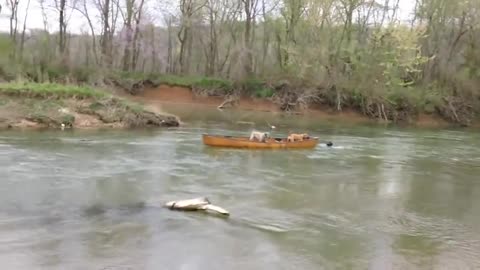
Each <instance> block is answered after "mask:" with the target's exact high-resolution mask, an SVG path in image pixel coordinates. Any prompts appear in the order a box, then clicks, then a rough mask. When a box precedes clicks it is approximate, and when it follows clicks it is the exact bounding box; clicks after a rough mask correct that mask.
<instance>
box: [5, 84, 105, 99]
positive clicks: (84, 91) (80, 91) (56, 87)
mask: <svg viewBox="0 0 480 270" xmlns="http://www.w3.org/2000/svg"><path fill="white" fill-rule="evenodd" d="M0 93H4V94H7V95H25V96H28V97H39V98H47V97H57V98H79V99H86V98H95V99H98V98H103V97H106V96H107V94H106V93H103V92H101V91H98V90H95V89H93V88H90V87H84V86H74V85H63V84H56V83H0Z"/></svg>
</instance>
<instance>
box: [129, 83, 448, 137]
mask: <svg viewBox="0 0 480 270" xmlns="http://www.w3.org/2000/svg"><path fill="white" fill-rule="evenodd" d="M129 95H130V94H129ZM131 98H132V99H133V100H135V101H138V102H141V103H144V104H152V105H154V106H157V107H158V106H162V105H166V106H169V107H172V106H176V105H178V106H190V107H195V108H197V109H199V110H201V109H202V107H203V108H208V109H211V108H218V106H219V105H220V104H222V103H223V102H224V101H225V96H221V95H219V96H208V95H196V94H195V93H194V92H193V91H192V89H191V88H190V87H188V86H172V85H168V84H160V85H158V86H149V87H145V88H144V89H142V90H141V91H138V90H137V92H136V93H135V95H131ZM225 110H242V111H252V112H268V113H273V114H278V115H281V114H297V115H305V116H310V117H315V118H317V117H318V118H321V119H324V120H326V121H341V122H345V123H351V124H375V123H378V124H387V123H388V122H385V121H384V120H382V119H375V118H371V117H368V116H366V115H364V114H362V113H361V112H358V111H355V110H352V109H344V110H342V111H337V110H335V109H334V108H332V107H329V106H326V105H322V104H313V105H311V106H309V107H308V108H305V109H302V110H294V111H289V112H285V111H284V110H282V109H281V108H280V106H279V105H278V104H276V103H275V102H274V101H272V100H270V99H268V98H256V97H251V96H241V97H239V98H238V100H237V102H236V103H235V105H234V106H231V107H225V108H223V109H221V110H219V113H221V112H222V111H225ZM397 125H408V126H416V127H422V128H423V127H424V128H431V127H433V128H438V127H440V128H441V127H449V126H452V123H449V122H448V121H446V120H444V119H442V118H441V117H439V116H437V115H434V114H426V113H422V114H419V115H418V116H417V117H416V118H415V119H411V121H410V122H407V123H397Z"/></svg>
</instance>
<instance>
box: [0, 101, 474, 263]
mask: <svg viewBox="0 0 480 270" xmlns="http://www.w3.org/2000/svg"><path fill="white" fill-rule="evenodd" d="M177 113H179V112H177ZM181 116H182V118H183V119H184V121H185V125H184V126H182V127H179V128H172V129H166V130H142V131H85V130H83V131H80V130H77V131H48V132H47V131H45V132H38V131H36V132H33V131H6V132H2V133H0V174H1V176H0V178H1V180H0V181H1V182H0V265H2V269H18V270H20V269H182V270H183V269H185V270H193V269H242V270H245V269H275V270H278V269H306V270H310V269H378V270H385V269H456V270H457V269H480V257H479V254H480V167H479V165H480V151H479V150H478V149H479V146H480V135H479V133H478V132H474V131H460V130H426V129H422V130H419V129H417V130H415V129H408V128H386V127H378V126H377V127H372V126H356V125H348V124H342V123H335V122H322V121H320V120H312V119H309V118H305V117H299V116H291V117H278V116H277V117H274V116H270V118H268V120H267V121H268V123H271V124H274V125H276V126H277V129H276V130H275V133H276V134H277V135H279V134H284V133H285V132H287V131H288V130H289V129H292V128H294V129H295V128H296V129H297V130H300V131H304V130H305V131H308V132H309V133H310V134H313V135H316V136H319V137H321V138H324V139H325V140H329V141H332V142H333V143H334V146H333V147H331V148H328V147H326V146H324V145H319V146H318V147H317V148H315V149H313V150H292V151H284V150H281V151H268V150H267V151H255V150H229V149H216V148H209V147H206V146H204V145H203V144H202V142H201V134H202V133H222V134H248V132H249V130H250V128H251V127H250V126H248V125H246V124H245V123H238V122H237V121H247V120H252V119H253V120H255V121H256V122H257V125H256V127H257V128H259V129H262V128H265V127H266V126H267V124H266V123H265V124H263V122H262V120H258V119H255V118H254V117H253V116H252V115H251V114H248V113H244V114H236V113H234V112H224V113H219V112H217V111H212V112H211V113H210V114H209V113H203V114H199V113H198V111H195V110H193V111H190V112H184V113H183V115H181ZM199 196H207V197H208V198H209V199H210V200H211V201H212V202H213V203H214V204H217V205H219V206H222V207H224V208H226V209H227V210H229V211H230V212H231V216H230V217H229V218H223V217H217V216H212V215H207V214H203V213H197V212H188V213H186V212H176V211H170V210H168V209H165V208H162V207H161V205H162V203H164V202H166V201H169V200H175V199H188V198H194V197H199Z"/></svg>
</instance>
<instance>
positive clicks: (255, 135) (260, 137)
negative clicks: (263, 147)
mask: <svg viewBox="0 0 480 270" xmlns="http://www.w3.org/2000/svg"><path fill="white" fill-rule="evenodd" d="M267 138H268V132H258V131H252V133H251V134H250V141H254V140H257V141H259V142H266V140H267Z"/></svg>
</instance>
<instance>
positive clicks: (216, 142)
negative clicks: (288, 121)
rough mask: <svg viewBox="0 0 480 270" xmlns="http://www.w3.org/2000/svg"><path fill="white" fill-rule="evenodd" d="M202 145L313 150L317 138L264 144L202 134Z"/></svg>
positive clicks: (276, 140)
mask: <svg viewBox="0 0 480 270" xmlns="http://www.w3.org/2000/svg"><path fill="white" fill-rule="evenodd" d="M203 143H204V144H206V145H208V146H218V147H232V148H253V149H283V148H304V149H307V148H315V146H317V144H318V138H316V137H313V138H310V139H305V140H303V141H296V142H287V138H269V139H267V141H266V142H258V141H250V140H249V137H234V136H224V135H207V134H203Z"/></svg>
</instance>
